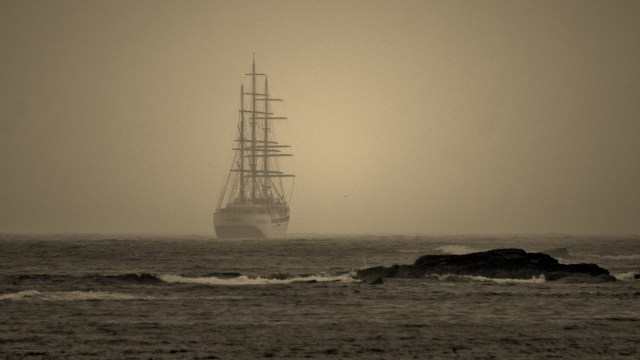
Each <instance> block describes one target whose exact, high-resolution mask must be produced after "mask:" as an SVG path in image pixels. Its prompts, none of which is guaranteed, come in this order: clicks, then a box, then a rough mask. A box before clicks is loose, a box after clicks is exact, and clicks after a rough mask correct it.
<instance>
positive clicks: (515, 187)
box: [0, 0, 640, 234]
mask: <svg viewBox="0 0 640 360" xmlns="http://www.w3.org/2000/svg"><path fill="white" fill-rule="evenodd" d="M638 18H640V2H638V1H612V2H606V1H518V2H514V1H409V0H405V1H370V0H368V1H241V2H238V1H187V2H175V1H135V2H129V1H3V2H0V54H2V56H0V232H153V233H161V232H167V233H185V232H187V233H210V234H213V226H212V222H211V217H212V213H213V211H214V207H215V204H216V200H217V197H218V195H219V194H218V193H219V190H220V188H221V186H222V183H223V181H224V178H225V174H226V171H227V170H228V169H227V168H226V166H227V158H228V155H229V152H230V148H231V145H232V139H233V132H234V129H235V126H236V121H237V118H238V112H237V111H238V107H239V91H240V84H241V82H242V81H243V79H244V74H245V73H247V72H250V70H251V60H252V56H253V53H255V58H256V63H257V70H258V71H259V72H266V73H267V74H269V87H270V90H271V92H272V94H274V96H276V97H280V98H283V99H284V100H285V101H284V103H282V104H278V107H279V110H280V113H281V114H282V115H284V116H287V117H288V120H287V121H286V122H282V123H278V124H276V126H277V128H276V129H275V132H276V135H277V137H278V139H279V140H282V142H284V143H287V144H291V145H292V146H293V148H292V152H293V154H294V155H295V156H294V157H293V158H291V159H284V160H283V161H282V164H283V167H284V168H286V169H287V170H288V171H290V172H292V173H294V174H296V176H297V177H296V180H295V188H294V193H293V202H292V210H291V211H292V213H291V223H290V227H289V232H290V233H296V232H298V233H299V232H325V233H326V232H330V233H521V232H525V233H528V232H534V233H542V232H561V233H583V234H598V233H626V234H629V233H635V234H637V233H640V222H639V221H638V219H640V187H639V186H638V184H640V156H639V154H640V141H639V140H638V139H639V135H640V101H639V100H640V67H638V64H640V42H638V39H637V35H638V34H640V22H638Z"/></svg>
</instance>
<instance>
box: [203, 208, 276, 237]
mask: <svg viewBox="0 0 640 360" xmlns="http://www.w3.org/2000/svg"><path fill="white" fill-rule="evenodd" d="M288 225H289V219H288V217H287V219H286V220H282V219H280V218H276V217H272V216H270V215H268V214H251V213H249V214H246V213H244V214H243V213H240V214H238V213H235V214H234V213H232V214H225V213H215V214H214V215H213V227H214V228H215V231H216V236H217V237H218V238H219V239H241V238H252V239H275V238H282V237H284V236H285V235H286V233H287V227H288Z"/></svg>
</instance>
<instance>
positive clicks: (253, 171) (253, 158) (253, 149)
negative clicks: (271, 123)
mask: <svg viewBox="0 0 640 360" xmlns="http://www.w3.org/2000/svg"><path fill="white" fill-rule="evenodd" d="M256 111H258V109H257V108H256V59H255V58H254V59H253V66H252V68H251V202H255V200H256V181H257V177H256V168H257V165H258V164H257V161H256Z"/></svg>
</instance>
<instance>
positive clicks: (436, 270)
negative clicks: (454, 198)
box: [356, 249, 615, 283]
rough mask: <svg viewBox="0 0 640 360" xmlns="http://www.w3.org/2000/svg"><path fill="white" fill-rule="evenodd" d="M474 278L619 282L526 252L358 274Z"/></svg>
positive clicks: (432, 260)
mask: <svg viewBox="0 0 640 360" xmlns="http://www.w3.org/2000/svg"><path fill="white" fill-rule="evenodd" d="M447 274H451V275H471V276H483V277H487V278H503V279H506V278H510V279H531V278H532V277H538V276H541V275H544V277H545V279H547V280H550V281H553V280H558V279H562V278H565V277H571V278H572V279H580V278H583V279H585V280H586V281H589V282H590V281H591V280H594V281H615V277H613V276H611V275H610V274H609V271H608V270H606V269H603V268H601V267H600V266H598V265H596V264H560V263H558V260H556V259H554V258H553V257H551V256H549V255H547V254H541V253H527V252H526V251H524V250H522V249H496V250H489V251H483V252H476V253H471V254H465V255H424V256H421V257H419V258H418V259H417V260H416V261H415V262H414V263H413V264H412V265H393V266H391V267H383V266H377V267H372V268H368V269H364V270H360V271H358V272H357V274H356V277H357V278H359V279H362V280H364V281H366V282H369V283H370V282H372V281H375V280H376V279H378V278H423V277H425V276H428V275H447Z"/></svg>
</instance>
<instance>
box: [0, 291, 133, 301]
mask: <svg viewBox="0 0 640 360" xmlns="http://www.w3.org/2000/svg"><path fill="white" fill-rule="evenodd" d="M29 299H33V300H44V301H86V300H137V299H141V297H140V296H137V295H132V294H125V293H113V292H105V291H50V292H49V291H38V290H25V291H20V292H17V293H11V294H4V295H0V301H1V300H29Z"/></svg>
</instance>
